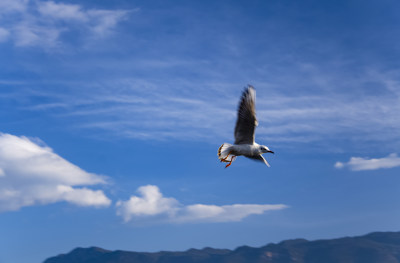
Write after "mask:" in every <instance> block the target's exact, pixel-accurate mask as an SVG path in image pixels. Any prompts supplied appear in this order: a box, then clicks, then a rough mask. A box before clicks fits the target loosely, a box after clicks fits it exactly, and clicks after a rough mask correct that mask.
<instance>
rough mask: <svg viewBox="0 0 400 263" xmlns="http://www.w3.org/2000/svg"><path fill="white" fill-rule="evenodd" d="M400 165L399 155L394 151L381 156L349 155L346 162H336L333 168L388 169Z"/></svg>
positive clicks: (357, 169)
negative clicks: (363, 156)
mask: <svg viewBox="0 0 400 263" xmlns="http://www.w3.org/2000/svg"><path fill="white" fill-rule="evenodd" d="M399 166H400V157H398V156H397V154H396V153H392V154H389V155H388V156H386V157H382V158H362V157H351V158H350V160H349V161H348V162H346V163H343V162H336V163H335V168H337V169H342V168H348V169H350V170H352V171H365V170H378V169H389V168H394V167H399Z"/></svg>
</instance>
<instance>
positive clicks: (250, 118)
mask: <svg viewBox="0 0 400 263" xmlns="http://www.w3.org/2000/svg"><path fill="white" fill-rule="evenodd" d="M255 104H256V92H255V90H254V88H253V87H252V86H250V85H249V86H248V87H247V88H246V89H245V90H244V91H243V93H242V97H241V99H240V103H239V107H238V116H237V121H236V127H235V144H253V143H254V132H255V128H256V126H257V119H256V108H255Z"/></svg>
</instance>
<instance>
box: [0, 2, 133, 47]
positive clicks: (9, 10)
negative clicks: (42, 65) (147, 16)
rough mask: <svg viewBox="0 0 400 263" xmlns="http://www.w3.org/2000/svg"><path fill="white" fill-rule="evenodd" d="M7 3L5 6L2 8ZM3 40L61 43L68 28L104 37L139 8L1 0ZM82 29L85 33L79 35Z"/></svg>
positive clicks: (21, 43) (19, 43)
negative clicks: (93, 6) (124, 8)
mask: <svg viewBox="0 0 400 263" xmlns="http://www.w3.org/2000/svg"><path fill="white" fill-rule="evenodd" d="M2 7H3V8H2ZM1 8H2V10H1V11H0V22H3V23H2V30H0V42H1V41H3V42H5V41H6V40H8V39H11V40H13V41H14V44H15V45H16V46H20V47H26V46H42V47H43V48H51V47H56V46H60V45H61V43H62V42H63V41H64V39H63V38H62V36H63V34H64V33H66V32H74V33H76V34H78V36H80V37H82V35H91V36H96V37H104V36H107V35H109V34H110V33H112V30H113V29H114V28H115V26H116V25H117V24H118V23H119V22H121V21H122V20H124V19H126V18H127V15H128V14H129V13H131V12H132V11H136V10H137V9H136V10H105V9H104V10H103V9H90V8H85V7H83V6H81V5H79V4H69V3H63V2H55V1H40V0H38V1H29V0H26V1H22V0H18V1H8V0H2V1H0V9H1ZM79 32H81V33H83V34H80V35H79Z"/></svg>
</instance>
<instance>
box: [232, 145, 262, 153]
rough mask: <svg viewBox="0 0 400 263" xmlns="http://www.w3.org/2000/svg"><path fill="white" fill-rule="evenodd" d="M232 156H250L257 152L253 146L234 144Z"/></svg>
mask: <svg viewBox="0 0 400 263" xmlns="http://www.w3.org/2000/svg"><path fill="white" fill-rule="evenodd" d="M233 151H234V154H235V155H237V156H239V155H248V156H252V155H254V154H255V153H256V152H257V147H256V146H255V145H253V144H235V145H233Z"/></svg>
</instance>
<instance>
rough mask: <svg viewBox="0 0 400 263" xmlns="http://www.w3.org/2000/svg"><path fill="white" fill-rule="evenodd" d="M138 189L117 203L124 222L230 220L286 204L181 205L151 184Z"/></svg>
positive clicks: (239, 219)
mask: <svg viewBox="0 0 400 263" xmlns="http://www.w3.org/2000/svg"><path fill="white" fill-rule="evenodd" d="M138 192H139V194H140V195H141V196H131V198H130V199H129V200H127V201H118V203H117V214H118V215H119V216H121V217H122V218H123V219H124V221H125V222H129V221H134V220H143V219H144V220H152V219H154V220H158V222H160V221H161V222H168V223H192V222H194V223H200V222H232V221H241V220H242V219H244V218H246V217H248V216H250V215H260V214H264V213H265V212H267V211H272V210H281V209H285V208H287V206H286V205H283V204H274V205H270V204H262V205H259V204H234V205H223V206H217V205H204V204H194V205H183V204H181V203H180V202H179V201H178V200H176V199H175V198H171V197H164V196H163V195H162V193H161V192H160V190H159V188H158V187H157V186H155V185H146V186H142V187H139V189H138Z"/></svg>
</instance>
